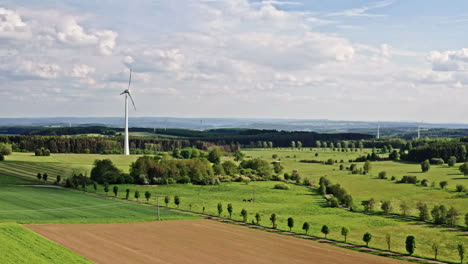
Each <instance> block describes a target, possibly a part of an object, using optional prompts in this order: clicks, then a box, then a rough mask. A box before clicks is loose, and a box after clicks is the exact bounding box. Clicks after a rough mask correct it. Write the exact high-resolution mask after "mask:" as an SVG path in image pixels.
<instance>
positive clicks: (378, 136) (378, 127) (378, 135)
mask: <svg viewBox="0 0 468 264" xmlns="http://www.w3.org/2000/svg"><path fill="white" fill-rule="evenodd" d="M379 138H380V122H379V123H377V139H379Z"/></svg>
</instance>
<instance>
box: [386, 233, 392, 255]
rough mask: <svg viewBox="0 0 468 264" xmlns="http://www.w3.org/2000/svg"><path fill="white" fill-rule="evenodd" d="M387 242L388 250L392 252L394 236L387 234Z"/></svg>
mask: <svg viewBox="0 0 468 264" xmlns="http://www.w3.org/2000/svg"><path fill="white" fill-rule="evenodd" d="M385 242H387V249H388V251H390V246H391V245H392V235H390V234H385Z"/></svg>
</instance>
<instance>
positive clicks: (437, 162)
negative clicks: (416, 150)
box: [430, 158, 444, 165]
mask: <svg viewBox="0 0 468 264" xmlns="http://www.w3.org/2000/svg"><path fill="white" fill-rule="evenodd" d="M430 163H431V164H432V165H444V160H443V159H441V158H432V159H431V160H430Z"/></svg>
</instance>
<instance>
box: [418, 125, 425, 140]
mask: <svg viewBox="0 0 468 264" xmlns="http://www.w3.org/2000/svg"><path fill="white" fill-rule="evenodd" d="M422 122H424V121H421V122H419V125H418V139H420V138H421V125H422Z"/></svg>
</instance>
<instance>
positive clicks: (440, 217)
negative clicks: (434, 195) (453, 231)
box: [431, 205, 447, 225]
mask: <svg viewBox="0 0 468 264" xmlns="http://www.w3.org/2000/svg"><path fill="white" fill-rule="evenodd" d="M431 215H432V219H433V220H434V223H436V224H438V225H441V224H445V223H447V209H446V208H445V206H444V205H440V206H437V205H436V206H434V208H433V209H432V211H431Z"/></svg>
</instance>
